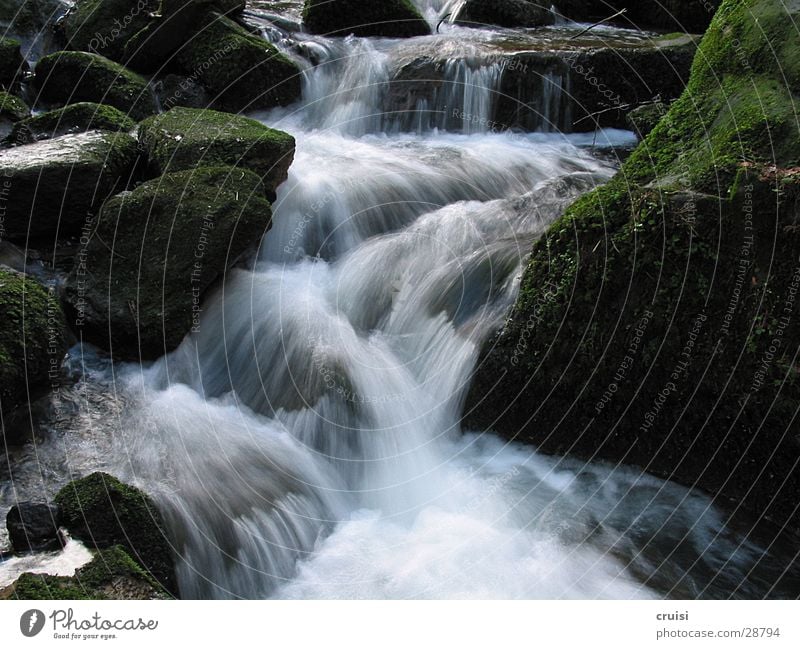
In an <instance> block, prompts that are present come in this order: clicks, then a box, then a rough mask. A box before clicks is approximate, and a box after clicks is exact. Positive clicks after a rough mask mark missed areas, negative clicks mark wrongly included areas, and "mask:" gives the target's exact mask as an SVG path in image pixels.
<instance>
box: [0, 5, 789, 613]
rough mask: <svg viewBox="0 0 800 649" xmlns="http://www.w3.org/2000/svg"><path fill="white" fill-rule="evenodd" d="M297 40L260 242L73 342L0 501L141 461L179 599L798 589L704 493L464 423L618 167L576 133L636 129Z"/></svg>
mask: <svg viewBox="0 0 800 649" xmlns="http://www.w3.org/2000/svg"><path fill="white" fill-rule="evenodd" d="M420 4H424V5H425V7H423V8H427V9H428V11H427V12H426V15H429V16H433V17H434V18H435V17H437V16H440V15H442V12H443V11H444V9H445V6H446V5H448V6H449V5H456V4H458V3H457V2H449V3H448V2H444V1H443V0H439V1H438V2H434V1H429V2H427V3H420ZM448 29H458V28H450V27H448ZM430 38H431V39H434V38H436V37H430ZM419 40H420V41H423V42H424V41H429V40H430V39H419ZM306 47H307V48H313V49H314V50H315V51H316V53H317V56H318V57H319V58H320V60H321V61H323V63H322V64H320V65H318V66H316V67H313V68H312V67H309V68H308V69H307V71H306V76H305V84H306V87H305V93H304V101H303V104H302V105H301V106H295V107H292V108H291V109H288V110H281V111H275V112H273V113H270V114H267V115H263V116H261V117H262V119H264V121H265V123H267V124H269V125H270V126H274V127H276V128H281V129H284V130H286V131H289V132H291V133H292V134H293V135H294V136H295V137H296V139H297V153H296V157H295V161H294V164H293V165H292V167H291V170H290V176H289V180H288V181H287V182H286V183H284V184H283V185H282V186H281V188H280V189H279V192H278V198H277V201H276V203H275V206H274V220H273V223H274V225H273V228H272V230H271V231H270V232H269V233H268V234H267V236H266V237H265V239H264V240H263V242H262V243H261V245H260V247H259V249H258V252H257V254H255V255H254V257H253V258H252V259H251V260H250V262H249V263H248V264H246V265H245V266H243V267H239V268H237V269H235V270H234V271H232V272H231V273H230V274H229V276H228V278H227V281H226V282H225V283H224V285H222V286H220V287H219V288H218V289H217V291H216V293H215V294H214V295H212V296H210V297H209V298H208V299H207V300H206V302H205V304H204V312H203V316H202V320H201V322H200V326H199V328H198V331H197V332H195V333H193V334H192V335H191V336H189V337H187V339H186V340H185V341H184V342H183V344H182V345H181V347H180V348H179V349H178V350H177V351H175V352H174V353H173V354H171V355H170V356H168V357H166V358H164V359H162V360H161V361H159V362H157V363H155V364H153V365H152V366H148V367H141V366H138V365H126V366H123V367H120V366H117V367H115V368H113V370H112V368H110V367H109V366H108V365H107V364H106V362H105V361H103V359H102V358H100V357H99V356H97V355H96V354H94V353H93V352H92V351H91V350H89V349H87V350H77V349H76V350H73V354H72V359H71V360H70V366H71V368H72V370H71V371H73V372H74V373H75V374H76V375H79V376H82V377H83V378H82V380H81V381H80V382H78V383H77V384H76V385H75V386H73V387H72V388H70V389H69V390H65V391H64V393H62V394H61V395H60V396H59V399H61V400H69V402H70V407H69V408H67V412H66V414H64V413H63V412H62V414H61V418H60V419H59V420H58V431H59V434H53V435H52V436H51V437H50V438H48V439H46V440H45V441H44V442H43V443H42V444H41V445H40V446H37V447H35V448H30V447H26V448H24V449H18V450H15V451H12V452H11V462H10V465H13V466H14V467H15V468H14V476H13V477H14V481H11V480H10V479H8V478H9V476H6V475H5V472H7V471H8V469H5V468H4V469H2V471H3V472H4V474H3V475H2V476H0V477H3V478H4V479H3V483H2V484H3V487H2V491H0V496H2V503H3V506H4V509H3V511H5V508H6V505H8V504H10V503H11V502H13V501H14V500H15V499H17V498H19V499H24V498H26V497H32V496H35V495H37V494H41V493H42V491H44V492H52V490H53V489H54V488H55V486H57V484H63V482H64V481H65V480H67V479H69V478H70V477H71V476H73V475H81V474H83V473H86V472H87V471H89V470H94V469H98V468H99V469H106V470H109V471H111V472H113V473H115V474H117V475H119V476H120V477H122V478H123V479H127V480H130V481H132V482H134V483H136V484H138V485H140V486H143V487H144V488H145V489H146V490H147V491H149V492H150V493H151V494H153V496H154V497H155V498H156V499H157V501H158V502H159V504H160V505H161V506H162V508H163V510H164V512H165V515H166V518H167V520H168V522H169V526H170V532H171V536H172V539H173V542H174V544H175V548H176V550H177V551H178V552H179V554H180V555H181V556H182V558H183V560H182V561H180V562H179V582H180V588H181V592H182V594H183V596H184V597H187V598H207V597H223V598H224V597H246V598H262V597H279V598H334V597H344V598H456V597H458V598H462V597H463V598H560V597H573V598H604V597H608V598H633V597H665V596H667V597H729V596H738V597H745V596H749V597H763V596H779V595H786V594H791V593H797V592H798V584H797V578H796V577H794V578H792V577H790V574H789V573H788V572H786V570H787V565H786V563H787V562H786V561H782V560H781V557H783V556H786V554H787V551H786V550H782V549H781V548H778V547H766V548H765V547H762V546H760V545H759V544H758V543H757V542H755V541H753V540H751V539H749V538H747V537H746V536H744V535H742V534H740V532H738V531H737V530H736V529H734V528H732V527H731V526H730V525H728V524H727V523H726V516H725V514H724V513H723V512H722V511H720V510H718V509H716V508H715V507H714V506H712V505H711V502H710V500H709V499H708V498H707V497H706V496H705V495H703V494H700V493H695V492H692V491H690V490H687V489H684V488H682V487H679V486H677V485H674V484H671V483H668V482H663V481H661V480H657V479H655V478H652V477H649V476H647V475H646V474H642V473H641V472H640V471H638V470H635V469H631V468H621V467H611V466H606V465H602V464H584V463H582V462H578V461H575V460H566V459H560V458H550V457H545V456H542V455H539V454H537V453H536V451H535V450H534V449H533V448H531V447H523V446H519V445H515V444H510V443H507V442H505V441H503V440H500V439H499V438H497V437H495V436H494V435H492V434H489V433H477V432H470V431H462V430H461V429H460V427H459V416H460V410H461V405H462V398H463V396H464V393H465V390H466V388H467V387H468V386H467V381H468V380H469V375H470V372H471V370H472V368H473V366H474V363H475V361H476V356H477V352H478V349H479V347H480V344H481V342H482V341H483V340H484V339H485V337H486V335H487V333H488V332H489V331H490V329H491V328H492V327H494V326H497V325H498V324H499V323H501V322H502V319H503V317H504V314H505V312H506V311H507V309H508V307H509V306H510V305H511V304H512V302H513V300H514V297H515V295H516V290H517V286H518V280H519V277H520V274H521V271H522V268H523V264H524V261H525V257H526V255H527V252H528V251H529V249H530V246H531V243H532V242H533V241H534V240H535V238H536V237H537V236H539V234H540V233H541V232H542V231H543V229H544V228H545V227H546V226H547V225H548V224H549V223H550V222H552V221H553V219H555V218H556V217H557V216H558V215H559V214H560V213H561V212H562V210H563V209H564V207H565V206H566V205H567V204H569V203H570V202H571V200H573V199H574V198H575V197H576V196H578V195H579V194H581V193H584V192H586V191H588V190H590V189H591V188H592V187H593V186H595V185H596V184H598V183H601V182H604V181H605V180H606V179H608V178H610V176H611V175H612V174H613V173H614V171H615V163H614V162H613V161H612V160H611V157H610V156H599V155H597V151H596V150H595V147H594V146H592V145H593V144H594V145H596V146H598V147H601V148H606V149H608V148H610V147H613V146H630V145H631V144H632V143H633V142H634V140H633V139H632V135H631V134H630V133H625V132H620V131H605V132H602V133H599V134H588V135H570V136H566V135H561V134H558V133H533V134H513V133H494V132H491V129H488V128H481V127H475V126H474V120H471V119H470V120H468V123H465V122H464V120H463V119H462V120H461V123H452V122H451V121H449V119H450V118H449V117H448V111H450V110H451V109H452V108H456V109H457V111H458V114H462V113H463V114H469V115H479V116H482V117H483V118H486V119H490V117H491V105H492V93H493V91H494V90H495V88H496V84H497V82H498V76H499V74H500V73H501V71H499V70H497V69H493V68H491V66H490V67H485V66H484V67H478V68H475V67H471V66H467V65H464V64H463V63H462V62H460V61H459V60H457V59H453V61H452V62H451V63H450V68H449V69H448V70H446V72H445V77H446V79H447V80H448V81H447V83H446V84H445V85H444V86H443V90H442V91H441V92H440V95H439V99H437V101H438V102H439V104H438V105H436V106H430V105H427V106H418V107H416V109H415V110H414V111H412V112H411V113H412V114H411V115H410V116H409V115H402V116H397V115H387V114H385V113H384V111H383V110H382V108H381V107H382V105H383V104H382V101H383V94H382V93H383V90H382V88H383V87H384V86H385V82H386V80H387V79H388V77H389V74H390V70H391V69H392V68H393V65H394V63H395V61H394V60H393V57H394V56H399V55H401V54H402V51H403V47H405V46H398V45H397V43H396V42H390V41H372V40H358V39H356V40H352V39H348V40H346V41H338V42H335V43H333V42H329V41H325V40H324V39H321V38H316V37H315V38H314V39H313V40H309V42H308V43H306ZM398 52H399V54H398ZM449 114H450V115H452V113H449ZM478 123H479V124H480V123H481V122H480V121H479V122H478ZM56 476H58V477H56ZM56 483H57V484H56ZM744 531H745V532H746V531H747V530H746V529H745V530H744ZM9 563H10V562H9ZM3 571H5V572H3ZM12 572H13V566H10V565H2V564H0V585H2V584H3V582H4V581H8V580H9V579H10V578H13V575H12ZM4 577H5V580H4ZM773 586H774V588H773Z"/></svg>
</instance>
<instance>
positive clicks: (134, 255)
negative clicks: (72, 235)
mask: <svg viewBox="0 0 800 649" xmlns="http://www.w3.org/2000/svg"><path fill="white" fill-rule="evenodd" d="M270 221H271V211H270V204H269V202H268V201H267V200H266V199H265V198H264V187H263V185H262V183H261V180H260V179H259V178H258V176H256V175H255V174H254V173H252V172H250V171H247V170H246V169H236V168H232V167H216V168H207V167H202V168H198V169H195V170H191V171H181V172H176V173H171V174H167V175H165V176H162V177H160V178H156V179H155V180H151V181H149V182H146V183H144V184H142V185H140V186H139V187H137V188H136V189H135V190H133V191H132V192H127V193H123V194H121V195H119V196H115V197H114V198H112V199H110V200H109V201H107V202H106V204H105V205H104V206H103V211H102V214H101V215H100V218H99V221H98V224H97V230H96V232H95V234H94V236H93V237H92V239H91V241H90V243H89V245H88V246H87V248H86V250H85V251H84V253H83V254H82V255H81V256H80V257H79V258H78V260H77V262H76V266H75V268H74V269H73V271H72V273H71V274H70V276H69V278H68V281H67V287H66V300H67V302H68V304H69V306H70V309H71V312H72V314H73V315H74V319H75V322H76V323H77V326H78V328H79V329H80V330H81V331H82V333H83V336H84V340H88V341H91V342H93V343H95V344H97V345H98V346H100V347H102V348H104V349H107V350H109V351H111V352H112V354H113V356H114V357H115V358H121V359H138V358H145V359H153V358H158V357H160V356H163V355H164V354H166V353H167V352H170V351H172V350H173V349H175V347H177V346H178V344H179V343H180V342H181V340H182V339H183V338H184V336H185V335H186V334H188V333H189V332H190V331H191V330H192V329H194V328H196V327H198V326H199V325H200V323H199V319H200V313H201V311H202V308H201V301H202V298H203V295H204V294H205V292H206V291H207V289H209V287H211V286H212V285H213V284H214V283H215V282H217V281H218V280H219V279H221V278H222V277H223V276H224V275H225V272H226V270H227V269H228V268H230V267H231V266H232V265H233V264H234V263H235V262H236V260H237V259H238V258H239V256H240V255H241V254H242V253H243V252H245V251H246V250H247V249H249V248H250V247H252V246H253V245H254V244H257V242H258V241H260V239H261V237H262V236H263V234H264V232H265V231H266V230H267V229H268V227H269V225H270ZM112 250H113V253H112Z"/></svg>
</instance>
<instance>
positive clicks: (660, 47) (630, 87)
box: [495, 37, 697, 132]
mask: <svg viewBox="0 0 800 649" xmlns="http://www.w3.org/2000/svg"><path fill="white" fill-rule="evenodd" d="M696 50H697V46H696V44H695V43H694V41H693V40H692V39H691V38H690V37H683V38H680V37H678V38H669V39H663V40H662V39H659V40H654V41H653V43H652V45H651V46H647V47H627V48H610V47H609V48H597V49H582V50H576V51H574V52H559V53H556V54H552V53H542V52H528V53H521V54H516V55H513V56H512V57H511V58H509V59H508V60H507V63H504V64H503V77H502V81H501V84H500V92H499V95H498V98H497V108H496V116H495V121H496V122H498V123H500V124H503V125H505V126H506V127H508V128H523V129H525V130H561V131H565V132H571V131H591V130H595V129H596V128H602V127H615V128H628V125H627V122H626V115H627V114H628V112H629V111H630V110H632V109H634V108H636V107H637V106H639V105H640V104H643V103H646V102H651V101H653V100H654V99H659V100H662V101H670V100H672V99H675V98H677V97H678V96H680V94H681V93H682V92H683V90H684V88H685V87H686V82H687V81H688V79H689V73H690V70H691V66H692V59H693V57H694V54H695V52H696Z"/></svg>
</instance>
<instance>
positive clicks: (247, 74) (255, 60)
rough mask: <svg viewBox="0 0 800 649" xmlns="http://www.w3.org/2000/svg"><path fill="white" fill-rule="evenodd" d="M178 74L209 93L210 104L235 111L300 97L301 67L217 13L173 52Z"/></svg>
mask: <svg viewBox="0 0 800 649" xmlns="http://www.w3.org/2000/svg"><path fill="white" fill-rule="evenodd" d="M175 60H176V62H177V64H178V65H179V66H180V67H181V69H182V70H183V72H184V73H185V74H186V75H187V76H190V77H197V78H198V79H199V80H200V82H201V83H202V84H203V85H204V86H205V87H206V88H208V90H209V91H210V92H211V94H212V95H213V106H214V107H215V108H219V109H220V110H229V111H232V112H239V111H243V110H253V109H256V108H270V107H273V106H286V105H288V104H290V103H292V102H294V101H296V100H297V99H299V98H300V93H301V84H300V69H299V68H298V67H297V66H296V65H295V64H294V63H293V62H292V61H291V60H290V59H288V58H287V57H286V56H284V55H283V54H281V53H280V52H278V50H277V49H276V48H275V47H274V46H273V45H272V44H270V43H268V42H267V41H266V40H264V39H263V38H260V37H258V36H255V35H253V34H251V33H250V32H248V31H246V30H245V29H243V28H242V27H240V26H239V25H237V24H236V23H235V22H233V21H232V20H230V19H228V18H226V17H224V16H219V15H217V16H216V17H215V18H214V20H213V21H212V22H211V23H210V24H208V25H205V26H204V27H203V28H202V29H200V30H198V32H197V33H196V34H194V35H193V37H192V38H191V39H190V40H189V41H188V42H187V43H186V44H185V46H184V47H182V48H181V49H180V50H179V51H178V53H177V54H176V57H175Z"/></svg>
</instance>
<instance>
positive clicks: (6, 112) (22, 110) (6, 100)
mask: <svg viewBox="0 0 800 649" xmlns="http://www.w3.org/2000/svg"><path fill="white" fill-rule="evenodd" d="M30 114H31V109H30V108H28V107H27V106H26V105H25V102H24V101H22V100H21V99H20V98H19V97H15V96H14V95H11V94H9V93H7V92H3V91H2V90H0V117H2V118H5V119H7V120H9V121H11V122H18V121H20V120H22V119H25V118H26V117H28V116H29V115H30Z"/></svg>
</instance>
